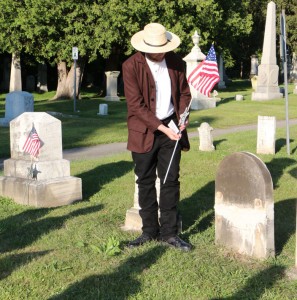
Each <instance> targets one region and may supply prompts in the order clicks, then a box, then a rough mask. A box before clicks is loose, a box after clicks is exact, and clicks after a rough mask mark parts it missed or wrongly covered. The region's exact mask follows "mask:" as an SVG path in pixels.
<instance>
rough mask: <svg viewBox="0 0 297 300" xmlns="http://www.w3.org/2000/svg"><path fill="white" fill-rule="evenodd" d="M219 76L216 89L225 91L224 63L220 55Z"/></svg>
mask: <svg viewBox="0 0 297 300" xmlns="http://www.w3.org/2000/svg"><path fill="white" fill-rule="evenodd" d="M219 74H220V81H219V83H218V88H219V89H225V88H226V84H225V81H224V61H223V57H222V55H220V58H219Z"/></svg>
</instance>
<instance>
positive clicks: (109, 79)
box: [105, 71, 120, 101]
mask: <svg viewBox="0 0 297 300" xmlns="http://www.w3.org/2000/svg"><path fill="white" fill-rule="evenodd" d="M105 75H106V96H105V100H109V101H119V100H120V98H119V97H118V77H119V75H120V72H119V71H108V72H105Z"/></svg>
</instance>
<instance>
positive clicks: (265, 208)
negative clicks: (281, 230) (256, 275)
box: [215, 152, 275, 259]
mask: <svg viewBox="0 0 297 300" xmlns="http://www.w3.org/2000/svg"><path fill="white" fill-rule="evenodd" d="M215 241H216V244H218V245H223V246H225V247H227V248H230V249H232V250H234V251H236V252H238V253H240V254H245V255H249V256H252V257H256V258H261V259H265V258H268V257H270V256H274V255H275V245H274V200H273V184H272V178H271V175H270V172H269V170H268V169H267V167H266V165H265V164H264V163H263V162H262V161H261V160H260V159H259V158H258V157H257V156H255V155H254V154H252V153H248V152H236V153H233V154H231V155H229V156H227V157H225V158H224V159H223V160H222V162H221V163H220V164H219V167H218V170H217V174H216V180H215Z"/></svg>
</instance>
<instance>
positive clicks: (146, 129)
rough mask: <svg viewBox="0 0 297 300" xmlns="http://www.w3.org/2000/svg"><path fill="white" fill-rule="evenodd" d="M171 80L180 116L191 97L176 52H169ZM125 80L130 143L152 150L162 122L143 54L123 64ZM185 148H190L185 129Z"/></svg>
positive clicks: (132, 148) (139, 149)
mask: <svg viewBox="0 0 297 300" xmlns="http://www.w3.org/2000/svg"><path fill="white" fill-rule="evenodd" d="M165 59H166V64H167V68H168V72H169V76H170V79H171V95H172V101H173V105H174V109H175V113H176V115H177V117H178V119H179V116H180V115H181V114H182V113H183V112H184V111H185V109H186V107H187V106H188V105H189V103H190V100H191V93H190V88H189V85H188V82H187V79H186V75H185V67H184V62H183V60H182V59H181V58H180V57H179V56H178V55H176V54H175V53H173V52H168V53H166V56H165ZM123 79H124V89H125V97H126V100H127V108H128V115H127V123H128V145H127V148H128V150H130V151H133V152H137V153H145V152H148V151H150V150H151V149H152V146H153V142H154V132H155V131H156V130H157V128H158V126H159V125H160V124H162V122H161V121H160V120H159V119H158V118H157V117H156V115H155V111H156V87H155V82H154V79H153V75H152V73H151V71H150V68H149V66H148V64H147V62H146V59H145V55H144V53H141V52H137V53H136V54H134V55H132V56H131V57H130V58H128V59H127V60H126V61H125V62H124V63H123ZM182 140H183V145H182V148H183V150H189V147H190V145H189V140H188V136H187V132H186V130H184V131H183V133H182Z"/></svg>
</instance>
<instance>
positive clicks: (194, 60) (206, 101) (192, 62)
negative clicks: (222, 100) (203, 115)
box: [183, 31, 216, 110]
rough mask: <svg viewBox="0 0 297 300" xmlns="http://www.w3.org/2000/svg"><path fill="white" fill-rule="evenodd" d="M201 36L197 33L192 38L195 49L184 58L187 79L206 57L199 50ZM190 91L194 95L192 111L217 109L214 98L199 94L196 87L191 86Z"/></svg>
mask: <svg viewBox="0 0 297 300" xmlns="http://www.w3.org/2000/svg"><path fill="white" fill-rule="evenodd" d="M199 40H200V36H199V35H198V33H197V31H195V33H194V35H193V36H192V41H193V43H194V47H193V48H192V50H191V52H190V53H189V54H188V55H187V56H186V57H184V59H183V60H184V61H185V62H186V63H187V77H188V76H189V75H190V74H191V72H192V71H193V70H194V68H195V67H197V65H198V64H199V63H200V62H202V61H203V60H204V59H205V55H204V54H203V53H202V52H201V49H200V48H199ZM190 91H191V95H192V103H191V109H193V110H202V109H209V108H214V107H216V100H215V99H213V98H209V97H206V96H205V95H203V94H201V93H199V92H198V91H197V90H196V89H195V88H194V87H192V86H191V85H190Z"/></svg>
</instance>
